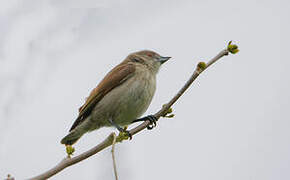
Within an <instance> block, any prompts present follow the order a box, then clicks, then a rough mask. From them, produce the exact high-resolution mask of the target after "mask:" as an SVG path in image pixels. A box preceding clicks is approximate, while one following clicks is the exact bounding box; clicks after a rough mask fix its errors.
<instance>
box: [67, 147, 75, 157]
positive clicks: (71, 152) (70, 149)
mask: <svg viewBox="0 0 290 180" xmlns="http://www.w3.org/2000/svg"><path fill="white" fill-rule="evenodd" d="M74 152H75V148H74V147H72V146H71V145H67V146H66V153H67V155H68V156H70V155H72V154H73V153H74Z"/></svg>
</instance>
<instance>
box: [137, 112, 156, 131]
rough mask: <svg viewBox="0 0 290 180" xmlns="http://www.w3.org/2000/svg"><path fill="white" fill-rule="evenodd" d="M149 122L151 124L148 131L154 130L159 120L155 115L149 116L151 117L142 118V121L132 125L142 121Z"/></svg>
mask: <svg viewBox="0 0 290 180" xmlns="http://www.w3.org/2000/svg"><path fill="white" fill-rule="evenodd" d="M147 120H149V121H150V124H149V125H148V126H147V129H149V130H151V129H153V128H154V127H155V126H156V121H157V118H156V117H155V116H154V115H149V116H145V117H142V118H140V119H136V120H134V121H133V122H132V123H135V122H140V121H147Z"/></svg>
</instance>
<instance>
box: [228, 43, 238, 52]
mask: <svg viewBox="0 0 290 180" xmlns="http://www.w3.org/2000/svg"><path fill="white" fill-rule="evenodd" d="M227 50H228V51H229V52H230V53H232V54H236V53H238V52H239V51H240V50H239V49H238V46H237V45H236V44H232V41H230V42H229V43H228V47H227Z"/></svg>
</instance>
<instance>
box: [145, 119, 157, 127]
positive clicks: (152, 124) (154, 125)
mask: <svg viewBox="0 0 290 180" xmlns="http://www.w3.org/2000/svg"><path fill="white" fill-rule="evenodd" d="M145 118H146V119H147V120H149V121H150V124H149V125H148V126H147V129H148V130H151V129H153V128H154V127H156V121H157V118H156V117H155V116H154V115H149V116H147V117H145Z"/></svg>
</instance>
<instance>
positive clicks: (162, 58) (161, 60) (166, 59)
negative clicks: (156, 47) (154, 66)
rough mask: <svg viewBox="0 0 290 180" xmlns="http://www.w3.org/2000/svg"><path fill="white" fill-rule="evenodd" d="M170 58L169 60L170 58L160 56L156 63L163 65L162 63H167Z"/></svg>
mask: <svg viewBox="0 0 290 180" xmlns="http://www.w3.org/2000/svg"><path fill="white" fill-rule="evenodd" d="M170 58H171V57H162V56H160V57H159V58H158V61H159V62H160V63H161V64H163V63H165V62H166V61H168V60H169V59H170Z"/></svg>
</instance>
